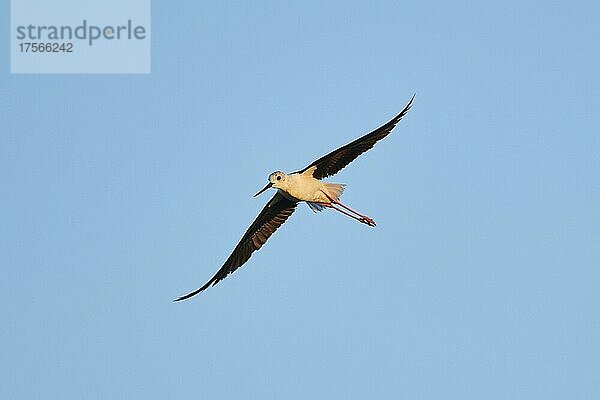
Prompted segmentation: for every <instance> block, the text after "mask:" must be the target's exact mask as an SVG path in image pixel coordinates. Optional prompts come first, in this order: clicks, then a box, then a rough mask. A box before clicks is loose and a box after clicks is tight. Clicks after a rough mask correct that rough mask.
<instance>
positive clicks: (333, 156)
mask: <svg viewBox="0 0 600 400" xmlns="http://www.w3.org/2000/svg"><path fill="white" fill-rule="evenodd" d="M414 98H415V95H413V97H411V99H410V101H409V102H408V104H407V105H406V106H405V107H404V109H403V110H402V111H401V112H400V114H398V115H396V116H395V117H394V118H392V119H391V121H389V122H388V123H387V124H385V125H383V126H381V127H379V128H377V129H375V130H374V131H373V132H371V133H367V134H366V135H364V136H363V137H360V138H358V139H356V140H355V141H353V142H351V143H348V144H347V145H345V146H342V147H340V148H339V149H337V150H334V151H332V152H331V153H329V154H327V155H325V156H323V157H321V158H319V159H318V160H317V161H315V162H313V163H312V164H310V165H309V166H308V167H306V168H304V169H303V170H301V171H297V172H298V173H302V172H304V171H306V170H308V169H310V168H312V167H316V168H315V169H314V171H313V174H312V176H313V178H316V179H323V178H327V177H328V176H331V175H334V174H336V173H338V172H339V171H340V170H341V169H342V168H344V167H345V166H346V165H348V164H350V163H351V162H352V161H354V159H356V157H358V156H360V155H361V154H362V153H364V152H365V151H367V150H369V149H370V148H372V147H373V146H374V145H375V143H377V142H378V141H380V140H381V139H383V138H384V137H386V136H387V135H388V134H389V133H390V132H391V131H392V129H394V127H395V126H396V124H398V122H400V120H401V119H402V117H404V115H406V113H407V112H408V110H410V106H411V105H412V101H413V99H414Z"/></svg>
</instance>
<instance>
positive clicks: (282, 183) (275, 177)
mask: <svg viewBox="0 0 600 400" xmlns="http://www.w3.org/2000/svg"><path fill="white" fill-rule="evenodd" d="M287 177H288V176H287V175H286V174H285V172H281V171H275V172H273V173H272V174H271V175H269V183H267V185H266V186H265V187H264V188H262V189H261V190H259V192H258V193H256V194H255V195H254V197H256V196H258V195H259V194H261V193H262V192H264V191H265V190H267V189H269V188H275V189H284V188H285V187H286V184H287Z"/></svg>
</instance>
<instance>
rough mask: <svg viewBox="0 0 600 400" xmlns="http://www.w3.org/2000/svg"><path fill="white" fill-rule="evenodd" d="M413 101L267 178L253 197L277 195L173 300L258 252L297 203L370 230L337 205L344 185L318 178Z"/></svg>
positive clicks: (350, 157) (365, 145)
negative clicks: (212, 268)
mask: <svg viewBox="0 0 600 400" xmlns="http://www.w3.org/2000/svg"><path fill="white" fill-rule="evenodd" d="M414 98H415V96H414V95H413V96H412V97H411V99H410V100H409V102H408V103H407V104H406V106H405V107H404V109H403V110H402V111H401V112H400V113H399V114H398V115H396V116H395V117H394V118H392V119H391V120H390V121H389V122H387V123H386V124H384V125H382V126H381V127H379V128H377V129H375V130H374V131H373V132H370V133H368V134H366V135H364V136H362V137H360V138H358V139H356V140H355V141H353V142H350V143H348V144H347V145H345V146H342V147H340V148H339V149H337V150H334V151H332V152H331V153H329V154H327V155H325V156H323V157H321V158H319V159H318V160H316V161H314V162H313V163H311V164H310V165H309V166H307V167H306V168H304V169H302V170H300V171H296V172H292V173H291V174H286V173H284V172H281V171H276V172H273V173H272V174H271V175H269V183H267V185H266V186H265V187H264V188H262V189H261V190H260V191H259V192H258V193H256V194H255V195H254V197H256V196H258V195H259V194H261V193H263V192H264V191H266V190H267V189H270V188H274V189H277V192H276V193H275V195H274V196H273V197H272V198H271V200H269V202H268V203H267V204H266V205H265V207H264V208H263V209H262V211H261V212H260V214H258V217H256V219H255V220H254V222H253V223H252V225H250V227H249V228H248V230H247V231H246V233H244V236H242V239H241V240H240V242H239V243H238V244H237V246H235V249H233V252H232V253H231V255H230V256H229V258H227V260H225V263H224V264H223V266H222V267H221V269H219V270H218V271H217V273H216V274H215V275H214V276H213V277H212V278H210V280H209V281H208V282H206V283H205V284H204V285H203V286H202V287H200V288H198V289H196V290H194V291H193V292H190V293H188V294H186V295H183V296H181V297H178V298H177V299H175V300H174V301H181V300H186V299H189V298H190V297H192V296H195V295H197V294H198V293H200V292H202V291H203V290H205V289H207V288H208V287H209V286H214V285H216V284H217V283H218V282H219V281H221V280H222V279H224V278H225V277H226V276H227V275H229V274H231V273H233V272H234V271H235V270H236V269H238V268H239V267H241V266H242V265H244V264H245V263H246V261H248V259H249V258H250V256H251V255H252V253H253V252H254V251H256V250H259V249H260V248H261V247H262V246H263V245H264V244H265V243H266V242H267V240H268V239H269V237H270V236H271V235H272V234H273V233H274V232H275V231H276V230H277V228H279V227H280V226H281V225H282V224H283V223H284V222H285V221H286V220H287V219H288V218H289V216H290V215H292V213H293V212H294V210H295V209H296V206H297V205H298V203H299V202H301V201H304V202H306V203H307V204H308V206H309V207H310V208H311V209H312V210H313V211H314V212H316V211H321V210H323V209H325V208H331V209H333V210H336V211H338V212H340V213H342V214H344V215H346V216H348V217H350V218H353V219H355V220H357V221H358V222H361V223H363V224H366V225H368V226H372V227H374V226H375V221H373V219H371V218H369V217H367V216H366V215H363V214H360V213H358V212H356V211H354V210H352V209H351V208H350V207H348V206H346V205H345V204H342V203H341V202H340V200H339V199H340V196H341V195H342V192H343V191H344V186H345V185H343V184H339V183H329V182H323V181H321V179H324V178H327V177H329V176H332V175H334V174H336V173H338V172H339V171H340V170H341V169H342V168H344V167H345V166H346V165H348V164H350V163H351V162H352V161H354V160H355V159H356V158H357V157H358V156H360V155H361V154H362V153H364V152H365V151H367V150H369V149H370V148H372V147H373V146H374V145H375V143H377V142H378V141H379V140H381V139H383V138H384V137H386V136H387V135H388V134H389V133H390V132H391V131H392V129H394V127H395V126H396V125H397V124H398V122H400V120H401V119H402V117H404V115H406V113H407V112H408V110H409V109H410V107H411V105H412V102H413V99H414Z"/></svg>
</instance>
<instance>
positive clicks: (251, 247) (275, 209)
mask: <svg viewBox="0 0 600 400" xmlns="http://www.w3.org/2000/svg"><path fill="white" fill-rule="evenodd" d="M296 205H298V203H296V202H293V201H291V200H288V199H287V198H285V197H283V196H282V195H281V194H280V193H279V191H278V192H277V193H275V195H274V196H273V198H272V199H271V200H270V201H269V202H268V203H267V205H266V206H265V207H264V208H263V209H262V211H261V212H260V214H258V217H256V219H255V220H254V222H253V223H252V225H250V227H249V228H248V230H247V231H246V233H244V236H242V239H241V240H240V242H239V243H238V244H237V246H235V249H233V252H232V253H231V255H230V256H229V258H228V259H227V260H226V261H225V263H224V264H223V266H222V267H221V269H219V271H217V273H216V274H215V276H213V277H212V278H210V280H209V281H208V282H206V283H205V284H204V286H202V287H201V288H199V289H196V290H194V291H193V292H191V293H188V294H186V295H185V296H181V297H179V298H177V299H175V301H181V300H185V299H189V298H190V297H192V296H195V295H197V294H198V293H200V292H201V291H203V290H204V289H206V288H208V287H209V286H211V285H212V286H214V285H216V284H217V283H218V282H219V281H220V280H222V279H224V278H225V277H226V276H227V275H229V274H231V273H232V272H233V271H235V270H236V269H238V268H239V267H241V266H242V265H244V263H245V262H246V261H248V259H249V258H250V256H251V255H252V253H253V252H254V251H255V250H258V249H260V248H261V247H262V245H263V244H265V243H266V242H267V240H268V239H269V237H270V236H271V235H272V234H273V232H275V231H276V230H277V228H279V227H280V226H281V225H282V224H283V223H284V222H285V220H287V219H288V217H289V216H290V215H292V213H293V212H294V210H295V209H296Z"/></svg>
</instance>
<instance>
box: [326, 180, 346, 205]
mask: <svg viewBox="0 0 600 400" xmlns="http://www.w3.org/2000/svg"><path fill="white" fill-rule="evenodd" d="M323 186H325V192H326V193H327V195H328V196H329V197H331V198H332V199H333V200H336V201H338V200H339V199H340V197H341V196H342V193H344V188H345V187H346V185H344V184H343V183H328V182H323Z"/></svg>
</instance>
